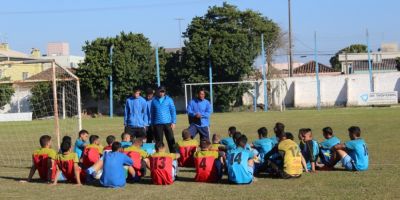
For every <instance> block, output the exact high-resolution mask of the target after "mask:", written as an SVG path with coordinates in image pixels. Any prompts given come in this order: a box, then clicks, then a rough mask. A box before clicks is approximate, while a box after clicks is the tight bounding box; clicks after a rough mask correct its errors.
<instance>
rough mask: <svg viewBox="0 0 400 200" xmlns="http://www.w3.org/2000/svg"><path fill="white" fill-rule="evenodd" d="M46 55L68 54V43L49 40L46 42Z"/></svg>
mask: <svg viewBox="0 0 400 200" xmlns="http://www.w3.org/2000/svg"><path fill="white" fill-rule="evenodd" d="M47 55H48V56H68V55H69V44H68V43H67V42H49V43H48V44H47Z"/></svg>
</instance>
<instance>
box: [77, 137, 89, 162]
mask: <svg viewBox="0 0 400 200" xmlns="http://www.w3.org/2000/svg"><path fill="white" fill-rule="evenodd" d="M86 144H88V142H85V141H83V140H81V139H79V138H78V139H77V140H76V142H75V147H74V151H75V153H76V154H77V155H78V159H80V158H81V156H82V152H83V149H84V148H85V145H86Z"/></svg>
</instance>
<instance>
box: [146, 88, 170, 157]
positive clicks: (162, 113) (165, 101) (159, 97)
mask: <svg viewBox="0 0 400 200" xmlns="http://www.w3.org/2000/svg"><path fill="white" fill-rule="evenodd" d="M151 118H152V119H151V123H152V125H153V127H154V136H155V140H156V142H157V143H158V142H162V141H163V140H164V133H165V137H166V138H167V143H168V148H169V152H170V153H175V151H176V150H175V148H174V145H175V138H174V132H173V130H174V129H175V124H176V109H175V105H174V101H173V100H172V98H171V97H169V96H168V95H166V89H165V87H164V86H160V87H159V88H158V89H157V94H156V97H154V98H153V101H152V102H151Z"/></svg>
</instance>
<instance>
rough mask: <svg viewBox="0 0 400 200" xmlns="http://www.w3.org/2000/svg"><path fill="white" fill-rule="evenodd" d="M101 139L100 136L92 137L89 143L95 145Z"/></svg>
mask: <svg viewBox="0 0 400 200" xmlns="http://www.w3.org/2000/svg"><path fill="white" fill-rule="evenodd" d="M98 139H99V136H98V135H91V136H90V137H89V142H90V144H93V143H94V142H95V141H96V140H98Z"/></svg>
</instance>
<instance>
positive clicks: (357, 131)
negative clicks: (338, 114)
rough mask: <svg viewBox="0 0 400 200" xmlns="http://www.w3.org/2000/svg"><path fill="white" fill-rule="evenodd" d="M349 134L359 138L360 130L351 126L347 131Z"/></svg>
mask: <svg viewBox="0 0 400 200" xmlns="http://www.w3.org/2000/svg"><path fill="white" fill-rule="evenodd" d="M348 131H349V133H351V134H353V135H355V136H356V137H360V136H361V129H360V127H358V126H351V127H350V128H349V129H348Z"/></svg>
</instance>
